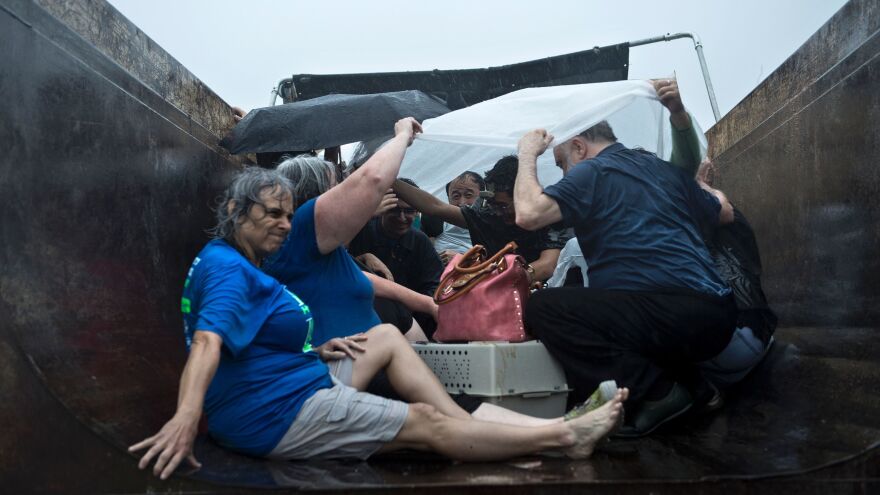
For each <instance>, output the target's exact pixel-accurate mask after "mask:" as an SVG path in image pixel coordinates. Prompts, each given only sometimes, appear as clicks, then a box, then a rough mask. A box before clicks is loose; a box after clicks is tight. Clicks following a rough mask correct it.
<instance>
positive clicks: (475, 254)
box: [449, 242, 517, 274]
mask: <svg viewBox="0 0 880 495" xmlns="http://www.w3.org/2000/svg"><path fill="white" fill-rule="evenodd" d="M516 248H517V245H516V243H515V242H508V243H507V245H505V246H504V247H503V248H501V250H500V251H498V252H497V253H495V255H494V256H492V257H491V258H489V259H487V260H486V261H484V262H482V263H479V264H475V265H472V266H462V264H463V263H464V262H465V261H467V260H469V259H471V258H475V259H479V258H482V254H483V253H485V252H486V248H484V247H483V246H482V245H480V244H477V245H476V246H474V247H472V248H470V249H468V250H467V251H466V252H465V253H464V255H462V257H461V258H460V259H459V260H458V263H456V264H455V266H454V267H452V271H451V272H449V273H450V274H452V273H455V272H458V273H477V272H479V271H481V270H483V269H485V268H487V267H488V266H489V265H491V264H493V263H495V262H497V261H498V259H499V258H503V257H504V255H505V254H507V253H509V252H511V251H515V250H516Z"/></svg>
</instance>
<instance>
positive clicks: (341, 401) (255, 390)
mask: <svg viewBox="0 0 880 495" xmlns="http://www.w3.org/2000/svg"><path fill="white" fill-rule="evenodd" d="M419 131H420V126H419V124H418V123H417V122H415V121H414V120H412V119H409V118H408V119H403V120H401V121H399V122H398V123H397V124H396V125H395V134H396V135H395V137H394V139H392V140H391V141H390V142H389V143H388V144H387V145H386V146H385V148H383V149H382V150H381V151H380V152H379V153H377V154H376V155H375V156H374V157H373V158H372V159H371V161H374V163H373V166H367V165H364V167H363V168H362V169H361V170H359V171H358V172H357V173H355V174H353V175H352V176H351V177H350V178H349V179H347V180H346V181H345V182H344V183H343V184H342V185H340V186H339V187H337V188H334V189H333V190H331V191H329V192H328V193H326V194H324V195H321V196H320V197H318V198H317V199H316V200H313V201H309V202H307V203H306V204H304V205H303V206H302V207H300V208H299V209H297V212H296V216H294V215H293V201H292V197H291V185H290V183H289V181H287V180H286V179H285V178H283V177H281V176H280V175H279V174H278V173H277V172H275V171H270V170H263V169H248V170H246V171H245V172H243V173H242V174H240V175H239V176H237V177H236V178H235V180H234V181H233V182H232V184H231V185H230V187H229V189H228V190H227V193H226V196H225V198H224V201H223V202H222V203H221V207H220V208H219V209H218V220H219V222H218V225H217V227H216V229H215V239H214V240H213V241H211V242H209V243H208V245H207V246H206V247H205V248H204V249H203V250H202V251H201V252H200V253H199V255H198V256H197V257H196V259H195V260H194V261H193V264H192V267H191V269H190V272H189V274H188V276H187V281H186V283H185V284H184V298H183V300H182V311H183V313H184V322H185V334H186V336H187V344H188V348H189V357H188V359H187V363H186V366H185V367H184V370H183V374H182V376H181V381H180V392H179V399H178V404H177V410H176V413H175V414H174V416H173V417H172V418H171V419H170V420H169V421H168V422H167V423H166V424H165V425H164V426H163V427H162V429H161V430H160V431H159V432H158V433H157V434H156V435H154V436H152V437H149V438H147V439H145V440H143V441H141V442H139V443H137V444H135V445H132V446H131V447H130V449H129V450H131V451H138V450H143V449H147V452H146V454H144V456H143V457H142V458H141V460H140V463H139V466H140V467H141V468H145V467H146V466H148V465H149V464H150V463H151V462H152V461H153V460H154V459H155V465H154V468H153V472H154V473H155V474H156V475H158V476H160V477H162V478H163V479H164V478H167V477H168V476H170V475H171V473H172V472H173V471H174V470H175V469H176V467H177V466H178V465H179V464H180V463H181V462H183V461H184V460H186V461H187V462H188V463H189V464H191V465H193V466H194V467H198V466H199V463H198V461H197V460H196V459H195V457H194V456H193V452H192V446H193V441H194V438H195V436H196V432H197V429H198V423H199V418H200V416H201V413H202V410H203V408H204V410H205V412H206V414H207V417H208V431H209V432H210V434H211V435H212V436H213V437H214V438H215V439H216V440H217V441H218V442H219V443H220V444H221V445H223V446H224V447H227V448H230V449H233V450H236V451H239V452H243V453H246V454H250V455H254V456H261V457H269V458H277V459H315V458H333V457H355V458H361V459H364V458H367V457H369V456H370V455H372V454H375V453H377V452H387V451H392V450H397V449H402V448H411V449H419V450H429V451H435V452H438V453H441V454H443V455H446V456H448V457H451V458H455V459H460V460H468V461H485V460H495V459H504V458H509V457H513V456H517V455H524V454H530V453H535V452H539V451H543V450H559V451H563V452H564V453H565V454H567V455H568V456H570V457H573V458H583V457H587V456H589V455H590V454H591V453H592V451H593V449H594V447H595V445H596V442H598V441H599V440H600V439H602V438H603V437H605V436H606V435H607V434H608V433H609V432H610V431H611V430H612V429H613V428H614V426H615V425H616V424H617V422H618V420H619V418H620V415H621V409H622V405H621V403H622V402H623V401H624V400H625V399H626V397H627V393H628V391H627V390H626V389H620V390H618V391H617V394H616V395H615V396H614V398H613V399H611V400H610V401H609V402H607V403H606V404H605V405H604V406H602V407H601V408H599V409H597V410H595V411H593V412H591V413H587V414H585V415H582V416H579V417H576V418H574V419H572V420H571V421H562V420H561V418H560V419H559V420H557V421H556V422H553V423H551V424H548V425H545V426H538V427H519V426H510V425H504V424H498V423H489V422H482V421H478V420H474V419H472V418H471V417H470V416H469V415H467V414H466V413H463V412H462V411H461V410H460V409H458V408H457V407H456V406H455V405H454V403H453V402H452V401H451V400H450V399H449V396H448V395H447V394H446V393H445V390H444V389H443V386H442V385H441V384H440V382H439V381H438V380H437V378H436V377H435V376H434V375H433V373H431V371H430V370H429V369H428V368H427V366H425V364H424V363H423V362H422V361H421V359H420V358H419V357H418V356H417V355H416V354H415V352H414V351H413V350H412V348H411V347H410V346H409V344H408V343H407V342H406V340H405V339H404V337H403V336H402V335H401V334H400V332H399V331H398V330H397V329H396V328H394V327H391V326H390V325H378V326H376V327H374V328H372V329H370V330H369V331H368V332H366V333H365V334H362V335H357V336H353V337H349V338H345V339H343V338H334V339H331V340H328V341H327V342H326V343H324V344H323V345H321V346H318V347H312V345H311V341H312V330H313V328H314V320H313V317H312V314H311V311H310V310H309V308H308V306H307V305H306V304H304V303H303V302H302V301H301V300H300V299H299V298H298V297H297V296H296V295H295V294H293V293H292V292H290V291H289V290H287V289H286V288H285V287H284V286H282V285H281V284H280V283H279V282H278V281H277V280H275V279H273V278H272V277H269V276H268V275H266V274H264V273H263V272H261V271H260V270H259V266H260V263H261V260H262V259H263V258H264V257H266V256H267V255H269V254H271V253H272V252H274V251H276V250H277V249H278V248H279V247H280V246H281V244H282V242H284V239H285V237H286V236H287V234H288V232H289V231H290V230H291V229H292V230H293V231H294V234H295V235H303V236H304V239H302V240H301V241H300V242H303V243H305V244H308V245H310V246H311V251H312V252H314V253H321V254H322V255H326V254H327V253H330V252H333V251H334V250H336V249H339V247H340V246H341V245H342V244H344V243H345V241H347V240H348V239H349V238H350V237H351V236H353V235H354V234H355V233H356V232H357V231H358V229H359V228H360V227H361V226H362V225H363V224H364V223H365V222H366V218H361V217H362V216H363V215H367V216H369V215H370V214H371V212H372V211H374V210H375V209H376V205H378V203H379V200H380V198H381V197H382V195H383V193H384V192H385V190H386V189H387V188H388V185H389V184H390V182H391V181H392V180H393V179H394V177H395V176H396V174H397V171H398V169H399V166H400V162H401V160H402V159H403V155H404V153H405V151H406V148H407V146H408V145H409V144H410V143H411V142H412V139H413V137H414V134H415V133H416V132H419ZM291 220H292V223H293V227H291ZM369 344H372V345H369ZM367 345H369V347H367ZM325 362H326V363H329V367H328V364H325ZM383 368H384V369H385V370H386V371H387V373H388V376H389V377H390V379H391V381H392V383H393V384H394V385H395V387H396V388H397V390H398V391H399V392H400V393H401V394H402V395H403V396H404V397H405V398H406V399H407V400H410V401H412V402H413V404H406V403H403V402H398V401H394V400H388V399H383V398H380V397H376V396H373V395H370V394H366V393H363V392H360V391H358V389H361V388H363V386H364V385H365V384H366V383H367V382H368V381H369V380H370V378H371V377H372V376H373V374H375V372H376V371H378V370H379V369H383Z"/></svg>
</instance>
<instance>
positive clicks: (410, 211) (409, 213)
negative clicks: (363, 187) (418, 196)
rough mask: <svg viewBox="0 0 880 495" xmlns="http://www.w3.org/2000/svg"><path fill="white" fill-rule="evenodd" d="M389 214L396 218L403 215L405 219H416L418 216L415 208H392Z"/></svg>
mask: <svg viewBox="0 0 880 495" xmlns="http://www.w3.org/2000/svg"><path fill="white" fill-rule="evenodd" d="M388 213H389V214H390V215H391V216H395V217H396V216H398V215H400V214H401V213H403V216H405V217H414V216H415V215H416V213H417V211H416V209H415V208H392V209H390V210H388Z"/></svg>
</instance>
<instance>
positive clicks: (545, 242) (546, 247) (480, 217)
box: [393, 156, 572, 281]
mask: <svg viewBox="0 0 880 495" xmlns="http://www.w3.org/2000/svg"><path fill="white" fill-rule="evenodd" d="M516 171H517V158H516V156H506V157H504V158H502V159H501V160H498V162H497V163H496V164H495V166H494V167H493V168H492V170H490V171H489V172H487V173H486V189H487V190H486V191H484V192H483V193H481V196H486V197H484V198H483V199H484V200H483V201H477V202H476V203H475V204H474V205H472V206H461V207H458V206H454V205H451V204H448V203H444V202H443V201H440V200H439V199H437V198H435V197H434V196H432V195H430V194H428V193H427V192H425V191H422V190H421V189H418V188H415V187H412V186H410V185H409V184H406V183H405V182H404V181H402V180H400V179H398V180H396V181H395V182H394V185H393V188H394V191H395V192H396V193H397V196H398V198H399V199H400V200H402V201H406V204H411V205H413V206H415V207H416V208H417V209H418V210H419V211H421V212H422V213H424V214H428V215H433V216H435V217H439V218H441V219H443V220H444V221H445V222H447V223H451V224H453V225H457V226H459V227H463V228H467V229H468V230H469V231H470V235H471V241H472V242H473V244H482V245H483V246H484V247H485V248H486V251H487V252H488V254H489V255H492V254H495V253H496V252H498V251H500V250H501V248H503V247H504V246H505V245H506V244H507V243H508V242H511V241H514V242H516V243H517V246H518V247H517V251H516V252H517V253H518V254H520V255H522V257H523V258H525V260H526V262H527V263H529V266H530V268H529V272H530V274H531V275H532V278H533V279H534V280H536V281H538V280H540V281H544V280H546V279H548V278H549V277H550V275H552V274H553V269H554V268H556V262H557V260H558V259H559V251H560V250H561V249H562V247H563V246H564V245H565V243H566V241H568V239H570V238H571V236H572V234H571V232H570V231H567V230H557V229H553V228H552V227H547V228H544V229H540V230H537V231H534V232H530V231H528V230H525V229H522V228H520V227H517V225H516V222H515V220H516V209H515V207H514V204H513V185H514V183H515V181H516Z"/></svg>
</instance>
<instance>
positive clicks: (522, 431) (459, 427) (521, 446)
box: [380, 389, 628, 461]
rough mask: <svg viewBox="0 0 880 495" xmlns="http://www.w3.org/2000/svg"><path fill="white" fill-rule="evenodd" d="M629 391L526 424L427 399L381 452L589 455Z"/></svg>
mask: <svg viewBox="0 0 880 495" xmlns="http://www.w3.org/2000/svg"><path fill="white" fill-rule="evenodd" d="M627 395H628V391H627V390H626V389H620V390H619V391H618V393H617V395H616V396H615V397H614V398H613V399H612V400H611V401H609V402H607V403H606V404H605V405H603V406H602V407H600V408H599V409H596V410H595V411H593V412H591V413H588V414H586V415H584V416H581V417H579V418H576V419H574V420H572V421H568V422H558V423H554V424H551V425H545V426H537V427H521V426H511V425H503V424H498V423H486V422H482V421H475V420H472V421H464V420H460V419H458V418H452V417H449V416H446V415H444V414H442V413H441V412H439V411H438V410H437V409H436V408H434V407H433V406H430V405H427V404H413V405H411V406H410V411H409V414H408V416H407V419H406V423H404V426H403V428H402V429H401V430H400V432H399V433H398V434H397V437H395V439H394V440H393V441H391V442H390V443H389V444H387V445H385V446H384V447H383V448H382V450H380V452H388V451H392V450H397V449H402V448H414V449H421V450H430V451H434V452H438V453H440V454H443V455H445V456H447V457H450V458H452V459H457V460H462V461H492V460H500V459H507V458H510V457H515V456H519V455H526V454H534V453H537V452H541V451H545V450H561V451H564V452H565V454H566V455H568V456H569V457H572V458H576V459H582V458H586V457H589V456H590V455H591V454H592V453H593V449H594V448H595V446H596V444H597V443H598V442H599V440H601V439H602V438H604V437H605V436H607V435H608V434H609V433H610V432H611V431H612V430H613V429H614V427H615V426H616V425H617V422H618V420H619V419H620V414H621V410H622V407H623V406H622V402H623V401H624V400H626V397H627Z"/></svg>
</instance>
